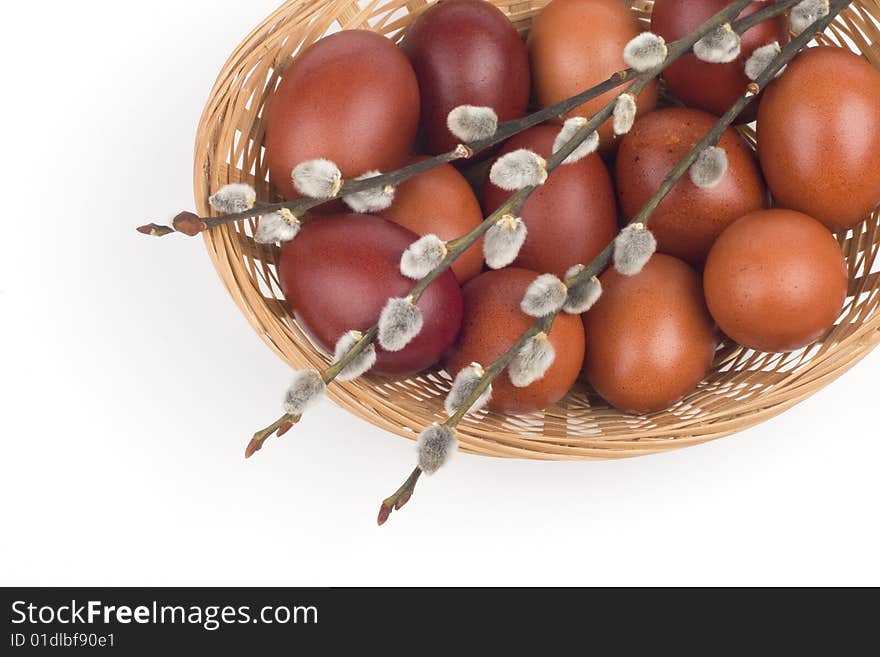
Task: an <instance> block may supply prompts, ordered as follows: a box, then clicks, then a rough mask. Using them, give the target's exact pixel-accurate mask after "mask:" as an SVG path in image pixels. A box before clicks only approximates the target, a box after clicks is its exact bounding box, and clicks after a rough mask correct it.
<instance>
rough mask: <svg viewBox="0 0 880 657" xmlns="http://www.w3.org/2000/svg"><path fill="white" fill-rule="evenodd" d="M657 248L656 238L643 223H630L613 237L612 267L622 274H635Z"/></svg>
mask: <svg viewBox="0 0 880 657" xmlns="http://www.w3.org/2000/svg"><path fill="white" fill-rule="evenodd" d="M656 250H657V240H656V239H654V235H653V234H652V233H651V231H650V230H648V229H647V228H646V227H645V225H644V224H639V223H636V224H630V225H629V226H627V227H626V228H624V229H623V230H622V231H620V233H619V234H618V235H617V237H616V238H615V239H614V268H615V269H617V271H619V272H620V273H621V274H623V275H624V276H635V275H636V274H638V273H639V272H640V271H642V268H643V267H644V266H645V265H646V264H647V263H648V260H650V259H651V256H652V255H654V252H655V251H656Z"/></svg>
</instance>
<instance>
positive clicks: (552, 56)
mask: <svg viewBox="0 0 880 657" xmlns="http://www.w3.org/2000/svg"><path fill="white" fill-rule="evenodd" d="M638 33H639V26H638V23H637V21H636V17H635V15H634V14H633V13H632V12H631V11H630V9H629V6H628V4H627V3H624V2H620V1H619V0H553V1H552V2H550V3H549V4H548V5H547V6H546V7H544V8H543V9H542V10H541V12H540V13H539V14H538V15H537V16H535V18H534V20H533V21H532V29H531V31H530V32H529V39H528V45H529V56H530V58H531V65H532V86H533V88H534V97H535V100H536V101H537V103H538V104H539V105H540V106H541V107H547V106H548V105H554V104H556V103H558V102H559V101H561V100H565V99H566V98H568V97H570V96H574V95H575V94H578V93H580V92H581V91H585V90H587V89H589V88H590V87H592V86H595V85H597V84H599V83H600V82H604V81H605V80H607V79H608V78H609V77H611V75H612V74H614V73H615V72H616V71H620V70H622V69H625V68H626V63H625V62H624V61H623V49H624V47H625V46H626V44H627V43H629V41H630V40H631V39H632V38H633V37H635V36H636V35H638ZM620 92H621V89H612V90H611V91H608V92H606V93H604V94H602V95H601V96H599V97H597V98H594V99H593V100H590V101H588V102H586V103H584V104H583V105H581V106H580V107H578V108H576V109H575V110H573V111H572V112H570V113H569V116H584V117H587V118H589V117H591V116H592V115H593V114H595V113H596V112H598V111H599V110H600V109H602V108H603V107H604V106H605V105H607V104H608V103H609V102H611V101H612V100H614V98H615V97H616V96H617V95H618V94H619V93H620ZM656 104H657V85H656V84H653V83H652V84H650V85H648V87H647V88H646V89H645V90H644V91H643V92H642V93H641V94H640V95H639V97H638V99H637V105H638V111H639V114H640V115H641V114H644V113H646V112H650V111H651V110H652V109H653V108H654V106H655V105H656ZM599 137H600V139H601V145H600V148H601V149H602V151H603V152H608V151H609V150H610V149H612V148H613V146H614V144H615V143H616V142H615V138H614V136H613V131H612V126H611V120H608V121H606V122H605V123H604V124H602V126H601V127H600V128H599Z"/></svg>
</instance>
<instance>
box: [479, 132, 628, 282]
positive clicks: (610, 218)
mask: <svg viewBox="0 0 880 657" xmlns="http://www.w3.org/2000/svg"><path fill="white" fill-rule="evenodd" d="M558 134H559V127H558V126H537V127H534V128H530V129H529V130H526V131H525V132H522V133H520V134H519V135H517V136H515V137H512V138H511V139H509V140H508V141H507V142H506V143H505V145H504V148H503V149H502V151H501V155H503V154H505V153H509V152H511V151H515V150H517V149H519V148H528V149H531V150H533V151H535V152H536V153H538V154H539V155H541V156H543V157H549V156H550V154H551V153H552V151H553V141H554V140H555V139H556V136H557V135H558ZM509 197H510V192H506V191H504V190H502V189H501V188H499V187H496V186H495V185H493V184H492V183H491V182H489V181H488V180H487V181H486V183H485V186H484V187H483V210H484V212H485V213H486V214H487V215H488V214H489V213H491V212H494V211H495V210H496V209H497V208H498V206H500V205H501V204H502V203H503V202H504V201H506V200H507V199H508V198H509ZM520 216H522V218H523V220H524V221H525V223H526V226H527V228H528V235H527V237H526V242H525V244H524V245H523V247H522V250H520V253H519V257H518V258H517V259H516V262H515V263H514V264H515V265H516V266H517V267H523V268H524V269H531V270H533V271H538V272H541V273H545V272H549V273H552V274H556V275H557V276H564V275H565V272H566V271H567V270H568V268H569V267H571V266H572V265H576V264H579V263H580V264H587V263H588V262H590V260H592V259H593V258H594V257H595V256H596V255H598V253H599V252H600V251H601V250H602V249H603V248H605V246H606V245H607V244H608V243H609V242H610V241H611V240H612V239H614V235H615V234H616V233H617V203H616V202H615V200H614V187H613V186H612V184H611V176H609V175H608V170H607V169H606V168H605V163H604V162H602V158H600V157H599V156H598V155H597V154H593V155H590V156H588V157H585V158H583V159H582V160H580V161H579V162H575V163H574V164H565V165H563V166H560V167H559V168H558V169H556V171H554V172H553V174H552V175H551V176H550V177H549V178H548V179H547V182H546V183H544V184H543V185H542V186H541V187H539V188H538V189H536V190H535V192H534V193H533V194H532V195H531V197H530V198H529V200H528V201H526V203H525V205H524V206H523V209H522V211H521V212H520Z"/></svg>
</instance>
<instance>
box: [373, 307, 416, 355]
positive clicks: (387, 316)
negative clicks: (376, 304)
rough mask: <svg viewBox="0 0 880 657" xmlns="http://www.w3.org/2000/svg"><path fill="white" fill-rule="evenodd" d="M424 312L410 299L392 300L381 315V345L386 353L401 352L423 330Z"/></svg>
mask: <svg viewBox="0 0 880 657" xmlns="http://www.w3.org/2000/svg"><path fill="white" fill-rule="evenodd" d="M423 323H424V319H423V318H422V311H421V310H419V309H418V307H417V306H416V305H415V304H414V303H413V302H412V300H411V299H409V298H399V297H397V298H392V299H388V303H386V304H385V307H384V308H383V309H382V314H381V315H379V344H380V345H381V347H382V348H383V349H385V350H386V351H400V350H401V349H403V348H404V347H406V345H408V344H409V343H410V342H412V339H413V338H414V337H416V336H417V335H418V334H419V332H420V331H421V330H422V325H423Z"/></svg>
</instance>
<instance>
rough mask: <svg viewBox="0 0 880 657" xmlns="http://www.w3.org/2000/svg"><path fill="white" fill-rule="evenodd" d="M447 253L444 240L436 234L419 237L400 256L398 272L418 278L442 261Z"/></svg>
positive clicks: (425, 274)
mask: <svg viewBox="0 0 880 657" xmlns="http://www.w3.org/2000/svg"><path fill="white" fill-rule="evenodd" d="M447 253H448V250H447V248H446V242H444V241H443V240H441V239H440V238H439V237H437V236H436V235H432V234H429V235H425V236H424V237H420V238H419V239H417V240H416V241H415V242H413V243H412V244H410V245H409V246H408V247H407V249H406V251H404V252H403V255H402V256H400V273H401V274H403V275H404V276H406V277H407V278H412V279H415V280H420V279H422V278H424V277H425V276H427V275H428V274H429V273H430V272H431V271H432V270H433V269H435V268H436V267H437V266H438V265H439V264H440V263H441V262H443V258H445V257H446V254H447Z"/></svg>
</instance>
